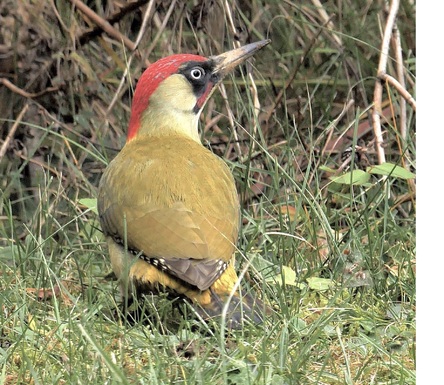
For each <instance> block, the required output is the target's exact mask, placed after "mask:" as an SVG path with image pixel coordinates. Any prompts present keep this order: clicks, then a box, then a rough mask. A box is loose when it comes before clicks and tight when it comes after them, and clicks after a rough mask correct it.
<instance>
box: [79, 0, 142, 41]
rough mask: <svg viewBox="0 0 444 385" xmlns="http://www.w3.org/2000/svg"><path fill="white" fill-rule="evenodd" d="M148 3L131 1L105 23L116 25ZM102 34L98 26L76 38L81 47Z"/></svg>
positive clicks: (139, 0)
mask: <svg viewBox="0 0 444 385" xmlns="http://www.w3.org/2000/svg"><path fill="white" fill-rule="evenodd" d="M148 1H149V0H137V1H133V2H130V3H128V4H125V6H123V7H122V8H121V9H120V10H119V11H118V12H115V13H113V14H112V15H111V16H110V17H108V18H107V19H106V21H107V22H108V23H109V24H110V25H112V24H114V23H118V22H119V21H120V20H121V19H122V18H123V17H124V16H125V15H126V14H127V13H130V12H131V11H134V10H135V9H137V8H139V7H140V6H142V5H144V4H146V3H148ZM102 32H103V29H102V28H101V27H100V26H96V27H94V28H92V29H89V30H87V31H85V32H83V33H82V34H81V35H79V36H78V39H79V43H80V44H81V45H83V44H86V43H87V42H88V41H90V40H91V39H93V38H94V37H96V36H98V35H100V34H101V33H102ZM136 45H137V44H136Z"/></svg>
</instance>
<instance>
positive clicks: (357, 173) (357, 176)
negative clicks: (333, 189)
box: [330, 170, 370, 185]
mask: <svg viewBox="0 0 444 385" xmlns="http://www.w3.org/2000/svg"><path fill="white" fill-rule="evenodd" d="M369 179H370V174H368V173H366V172H365V171H363V170H353V171H350V172H346V173H345V174H342V175H340V176H332V177H330V180H331V181H332V182H335V183H340V184H348V185H352V184H353V185H363V184H365V183H367V182H368V181H369Z"/></svg>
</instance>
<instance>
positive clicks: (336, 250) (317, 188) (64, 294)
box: [0, 0, 416, 385]
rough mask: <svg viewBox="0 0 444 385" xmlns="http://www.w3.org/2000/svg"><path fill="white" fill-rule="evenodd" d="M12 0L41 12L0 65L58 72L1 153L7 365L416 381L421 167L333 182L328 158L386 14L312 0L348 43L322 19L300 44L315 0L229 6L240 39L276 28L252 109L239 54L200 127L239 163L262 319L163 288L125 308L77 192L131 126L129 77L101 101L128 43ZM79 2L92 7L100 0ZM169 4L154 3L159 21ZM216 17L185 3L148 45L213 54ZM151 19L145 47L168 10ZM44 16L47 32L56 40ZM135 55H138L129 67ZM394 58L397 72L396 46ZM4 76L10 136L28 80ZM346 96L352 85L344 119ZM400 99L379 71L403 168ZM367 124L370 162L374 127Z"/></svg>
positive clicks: (92, 373) (349, 116) (20, 380)
mask: <svg viewBox="0 0 444 385" xmlns="http://www.w3.org/2000/svg"><path fill="white" fill-rule="evenodd" d="M6 3H8V2H6ZM6 3H5V6H6V5H8V4H9V5H8V6H9V11H8V12H9V13H10V14H12V15H14V16H15V17H16V19H17V20H28V19H27V18H31V20H32V22H33V28H34V29H35V31H36V33H35V35H34V34H31V33H30V30H29V29H26V28H25V27H23V25H25V24H24V23H23V24H20V25H21V27H20V28H22V29H19V30H20V31H21V33H20V35H19V36H16V37H14V38H13V40H12V41H11V46H12V47H13V48H14V50H15V51H14V55H15V56H14V58H15V59H14V60H15V61H16V63H18V64H20V65H16V66H15V67H14V68H13V69H11V72H10V74H9V75H8V78H9V80H11V81H13V82H14V83H15V84H16V85H17V86H18V87H21V88H22V89H25V90H26V91H27V92H38V91H40V90H41V89H42V88H45V87H49V86H50V85H56V86H59V90H58V91H57V92H51V93H49V94H45V95H44V96H41V97H36V98H34V101H35V103H38V104H35V105H33V106H31V107H30V111H29V113H28V114H26V115H25V116H24V118H23V121H22V122H21V124H20V126H19V128H18V129H17V131H16V133H15V135H14V137H13V139H12V141H11V143H10V146H8V151H7V153H6V155H5V156H4V157H3V158H2V159H0V173H1V175H2V177H1V178H0V196H1V199H0V384H8V385H9V384H45V385H46V384H85V383H88V384H115V383H124V384H125V383H128V384H215V385H216V384H217V385H219V384H221V385H228V384H291V385H293V384H354V385H359V384H363V385H367V384H381V385H382V384H391V385H392V384H400V385H401V384H405V385H407V384H408V385H411V384H412V385H413V384H414V383H415V381H416V353H415V352H416V342H415V336H416V270H415V267H416V260H415V258H416V238H415V231H416V228H415V221H416V206H415V200H416V197H415V188H414V184H413V183H412V179H404V178H403V177H402V176H401V177H399V176H389V177H387V178H384V177H383V176H382V175H380V174H372V175H370V176H369V179H368V182H367V183H365V184H362V185H349V184H338V183H333V182H332V181H331V179H330V178H329V177H330V176H331V171H330V170H338V168H339V167H340V165H341V164H342V160H341V158H340V155H341V151H343V150H344V148H345V147H347V146H350V145H352V144H353V143H358V144H360V145H361V144H362V143H361V141H359V142H358V139H357V138H356V136H355V137H354V138H348V139H346V141H345V143H344V145H343V146H342V147H341V148H338V150H337V151H334V152H329V151H326V150H325V148H324V147H325V146H326V144H327V143H328V139H329V135H330V133H332V134H333V136H334V137H335V138H336V137H339V135H341V134H343V133H344V132H345V131H346V130H347V129H348V128H355V129H357V127H358V124H360V123H365V121H366V116H365V113H366V112H367V110H368V109H369V107H370V105H371V103H372V98H373V90H374V85H375V82H376V78H375V76H376V68H377V64H378V60H379V55H380V51H379V49H380V48H379V47H380V45H381V32H380V30H381V28H382V26H383V25H384V22H382V21H381V20H383V15H384V13H383V12H382V10H381V9H380V8H379V6H378V4H376V3H377V2H373V3H372V4H371V5H368V2H364V1H362V2H361V1H345V2H338V4H342V8H338V5H337V4H335V3H333V2H326V3H325V2H324V7H325V9H326V12H327V14H328V15H329V16H331V15H336V16H335V17H334V18H333V23H334V28H333V30H334V31H336V32H338V35H337V36H340V38H341V39H342V44H343V46H342V47H341V49H339V47H338V46H337V44H336V43H334V40H333V39H332V37H333V33H332V31H329V30H328V29H325V28H324V29H322V32H321V34H320V35H319V36H318V37H317V39H316V40H315V41H314V44H313V45H312V48H311V49H309V50H308V47H309V45H310V42H311V40H312V39H313V37H314V36H316V34H317V33H318V32H319V31H320V29H321V25H322V24H323V22H322V21H321V20H320V19H319V15H318V12H317V11H316V9H315V8H314V6H313V5H312V3H308V2H304V3H303V4H302V5H301V4H300V3H297V2H280V1H272V2H267V4H266V5H262V3H261V2H259V1H252V2H251V5H252V9H246V8H236V9H233V12H238V20H243V23H244V27H245V28H246V29H248V31H249V32H250V35H251V40H252V41H255V40H259V39H262V38H265V37H267V36H269V37H270V38H271V39H272V44H271V45H270V46H269V47H267V48H266V49H264V51H261V53H260V54H259V55H257V57H256V58H255V60H254V67H253V69H252V74H253V78H254V80H255V83H256V86H257V89H258V99H259V101H260V104H261V113H260V115H259V119H258V121H257V122H256V124H254V123H252V122H254V107H253V94H252V92H251V89H250V87H248V85H250V80H249V79H248V77H246V76H245V73H244V72H237V73H236V75H235V76H232V77H230V78H228V79H227V80H226V81H225V83H224V84H225V88H226V90H227V97H228V101H227V102H225V101H224V100H223V99H222V97H221V95H220V93H219V92H216V93H215V95H214V96H213V99H212V100H211V101H210V102H209V103H208V105H207V106H206V108H205V110H204V112H203V114H202V119H201V128H202V139H203V142H204V144H205V145H206V146H208V147H210V148H211V149H212V150H213V151H214V152H215V153H216V154H217V155H220V156H222V157H224V159H226V160H227V163H228V164H229V166H230V167H231V169H232V171H233V174H234V176H235V179H236V182H237V186H238V191H239V195H240V198H241V204H242V229H241V233H240V236H239V243H238V252H237V255H236V258H237V264H238V267H239V269H240V270H241V269H242V268H244V267H246V266H248V264H250V265H249V266H248V269H247V274H246V275H245V277H244V280H243V282H242V285H243V286H244V287H246V288H248V290H252V291H254V292H256V293H257V295H259V296H260V297H261V298H262V299H263V300H264V301H265V302H266V303H268V304H269V305H270V307H271V308H272V313H271V314H270V315H269V316H268V318H267V320H266V321H265V323H264V324H263V325H249V324H246V325H245V327H244V328H243V329H242V330H240V331H234V332H231V333H227V331H226V330H225V329H224V327H223V326H222V325H217V324H213V325H209V327H207V326H206V325H203V324H202V323H200V321H199V320H196V319H194V318H193V317H191V316H184V315H183V314H181V312H179V311H178V309H177V307H176V306H175V305H176V304H175V303H171V301H169V300H168V299H166V298H163V297H162V296H161V297H160V298H151V297H149V298H146V299H145V301H143V303H142V306H144V308H145V311H144V312H142V313H141V314H140V317H139V318H138V319H137V320H136V321H134V320H131V319H128V320H126V319H125V317H123V316H122V314H121V308H120V294H119V288H118V286H117V283H116V282H115V281H113V279H112V278H110V277H109V276H108V274H109V273H110V272H111V266H110V263H109V260H108V255H107V249H106V245H105V243H104V239H103V236H102V233H101V231H100V226H99V223H98V220H97V215H96V213H95V212H94V211H92V210H89V209H88V208H87V207H85V206H84V205H82V204H81V203H80V202H81V199H84V198H95V196H96V191H97V186H98V181H99V178H100V175H101V173H102V172H103V169H104V167H105V166H106V164H107V163H108V161H109V160H110V159H112V158H113V157H114V155H115V154H116V153H117V151H118V149H119V148H121V146H122V145H123V143H124V138H125V132H126V126H127V122H128V118H129V105H130V96H131V85H130V82H129V80H127V81H126V83H125V84H126V85H125V87H124V89H123V91H122V93H121V97H120V98H118V99H117V101H116V103H115V104H114V107H113V109H112V111H111V112H109V113H108V112H107V108H108V106H109V105H110V103H111V101H112V99H113V96H114V95H115V93H116V90H117V87H118V84H119V81H120V79H121V77H122V74H123V71H124V68H123V67H122V64H123V65H124V64H125V62H126V61H127V58H128V55H129V54H128V52H126V50H125V49H124V48H123V47H122V45H121V44H120V42H116V41H114V40H112V39H110V38H108V37H105V38H95V39H93V40H92V41H90V42H88V43H87V44H84V45H83V46H79V45H74V44H73V42H72V39H71V35H70V29H69V28H72V29H73V30H74V29H75V28H80V29H81V30H82V31H83V30H86V29H87V28H88V25H87V24H86V22H85V20H84V19H83V18H82V16H81V13H79V11H77V10H74V11H73V10H72V9H71V8H70V6H68V4H69V3H68V2H66V1H61V0H60V1H55V5H56V7H57V9H58V12H59V17H60V20H61V21H62V22H63V25H64V26H66V27H67V29H64V28H63V27H62V26H61V24H60V23H59V22H57V20H58V19H57V17H56V16H55V14H54V9H53V8H52V7H51V6H50V5H49V4H46V3H42V4H43V5H41V7H40V8H38V9H36V8H35V7H37V3H38V2H24V4H25V5H24V6H23V7H22V8H20V9H18V8H17V5H16V4H15V2H11V3H8V4H6ZM191 3H192V2H187V7H186V10H189V7H191V5H192V4H191ZM45 4H46V5H45ZM88 4H89V5H90V6H91V7H92V8H94V9H95V10H96V11H97V12H98V13H99V14H100V15H102V17H107V16H108V13H107V12H111V11H110V10H103V9H97V8H95V7H96V6H98V3H96V2H91V3H88ZM184 4H185V3H184ZM2 6H3V5H2ZM2 6H0V8H1V7H2ZM414 8H415V7H414V6H413V5H410V3H409V2H402V4H401V7H400V10H399V13H398V19H399V23H398V27H399V29H400V35H401V42H402V47H403V54H404V68H405V76H406V79H407V86H406V87H407V89H408V91H409V92H410V93H411V94H413V95H414V93H415V92H414V88H415V82H416V79H415V48H416V47H415V45H414V42H415V39H414V35H415V24H414V20H415V17H414V15H415V9H414ZM0 11H1V9H0ZM182 11H183V12H182ZM0 14H2V15H3V14H5V13H4V12H3V13H2V12H0ZM165 15H166V10H163V9H161V8H159V9H158V17H159V18H160V22H162V21H163V20H164V18H165V17H166V16H165ZM142 17H143V14H141V13H140V12H132V13H131V14H129V15H127V16H126V17H125V18H124V19H123V20H122V21H121V22H120V23H119V30H120V31H121V33H122V34H123V35H125V36H128V37H129V38H130V39H131V40H133V41H135V39H136V35H137V33H138V28H139V27H140V20H141V18H142ZM218 22H219V24H220V25H219V27H221V28H224V29H225V34H226V36H227V42H225V43H224V42H223V39H222V37H221V36H220V35H219V34H217V33H216V32H214V34H213V35H212V36H213V38H214V41H215V42H213V41H212V40H211V39H208V35H206V34H204V33H202V32H201V31H196V30H195V29H194V30H193V29H192V28H191V27H190V25H189V24H188V22H187V17H186V12H185V9H182V6H181V5H179V6H177V9H175V10H174V11H173V13H172V14H171V16H170V17H169V20H168V23H167V24H166V28H165V30H164V31H163V33H162V34H161V38H160V39H159V40H158V42H157V44H156V45H155V48H154V50H153V52H152V53H151V55H149V57H148V58H149V59H150V60H155V59H156V58H159V57H162V56H165V55H167V54H169V53H171V52H178V51H181V52H196V47H197V46H198V44H200V46H201V47H202V49H203V53H205V54H210V53H218V52H219V51H218V50H217V48H216V47H217V45H216V43H218V44H220V45H221V46H222V47H224V48H223V49H228V48H230V47H231V42H232V41H233V37H232V34H231V29H230V28H229V26H228V24H227V21H226V20H224V19H223V18H220V20H219V19H218ZM5 25H7V24H5ZM149 25H150V27H149V28H148V29H147V31H146V34H145V35H144V38H143V39H142V41H141V47H140V52H141V53H142V55H143V54H144V49H147V47H149V46H150V45H151V44H152V39H153V38H154V37H155V36H156V34H157V31H158V29H159V25H160V24H159V23H157V24H156V23H155V22H153V23H152V24H149ZM17 28H18V27H17ZM23 28H24V29H23ZM4 31H5V30H4V29H3V30H0V33H4ZM48 31H50V32H51V31H52V32H54V33H56V35H57V42H58V44H57V45H54V44H53V41H52V40H51V33H49V32H48ZM33 33H34V32H33ZM268 34H269V35H268ZM5 36H6V37H8V36H9V35H5ZM5 36H3V37H5ZM242 36H243V35H242ZM20 39H21V40H20ZM27 39H28V40H27ZM31 39H34V40H31ZM32 42H34V43H36V42H37V43H38V44H34V45H33V44H31V43H32ZM20 44H24V45H25V46H26V47H28V52H24V51H23V50H21V47H22V45H20ZM42 47H43V48H45V49H46V50H45V49H43V48H42ZM303 54H305V56H306V57H305V60H304V63H303V65H299V64H298V63H299V61H300V59H301V55H303ZM391 54H392V51H391ZM35 63H44V64H45V65H42V66H36V64H35ZM297 66H299V67H298V68H299V69H298V71H297V74H296V78H295V79H294V81H293V82H291V84H290V86H289V87H288V88H286V89H285V92H284V95H283V98H282V101H281V102H280V103H278V104H277V105H275V101H276V98H277V95H278V93H279V91H281V90H282V89H283V87H285V85H286V84H287V81H288V79H289V78H290V76H291V74H292V71H293V70H294V69H295V68H296V67H297ZM143 67H144V64H143V61H142V60H141V59H139V58H134V59H133V62H132V68H131V75H132V80H133V81H135V79H137V77H138V75H139V74H140V73H141V70H142V69H143ZM388 73H390V74H392V75H393V76H395V75H396V72H395V69H394V64H393V61H392V60H390V61H389V67H388ZM36 79H37V80H38V81H36ZM0 93H1V96H2V98H1V99H0V100H1V101H0V111H1V112H2V115H1V116H2V119H1V120H0V133H1V138H2V139H5V137H6V135H7V132H9V129H10V128H11V127H12V125H13V124H14V123H15V122H16V121H17V116H18V114H19V112H20V111H21V109H22V108H23V106H24V103H25V102H26V100H25V99H24V98H23V97H22V96H20V95H18V94H17V93H15V92H12V91H10V90H9V89H7V88H6V87H3V88H0ZM351 98H353V99H354V104H353V105H352V106H351V107H350V108H349V109H348V110H347V111H346V112H345V114H343V116H342V117H340V118H339V119H338V117H339V116H340V114H341V112H342V110H343V109H344V106H345V105H346V103H347V102H349V101H350V99H351ZM400 100H401V97H400V95H398V93H397V92H395V91H394V90H393V89H391V88H390V89H389V91H388V89H385V90H384V101H385V102H386V104H385V105H386V106H389V107H390V109H391V110H392V111H394V113H395V118H394V119H389V120H387V121H384V122H383V129H384V131H385V134H384V135H385V136H384V141H385V148H384V150H385V152H386V157H387V161H388V162H390V163H393V164H397V165H399V166H402V167H404V168H406V169H409V170H410V171H413V172H414V171H415V159H416V151H415V129H416V126H415V111H414V110H413V109H412V108H411V107H410V106H408V107H407V137H406V138H405V140H404V139H401V137H400V135H399V124H400V122H399V116H398V112H399V104H400ZM5 101H7V103H6V102H5ZM270 109H271V110H270ZM268 111H270V114H268V115H267V112H268ZM229 112H231V113H232V116H234V117H235V118H234V121H230V120H229V119H228V116H229ZM267 116H268V118H267V119H266V117H267ZM215 118H217V119H215ZM360 139H362V141H363V144H364V145H365V146H366V147H368V152H367V156H368V158H369V162H370V164H376V163H377V161H376V157H375V152H374V150H373V148H372V146H371V141H372V139H373V134H372V132H371V130H370V131H369V132H368V133H367V134H365V135H364V136H362V138H360ZM2 143H3V141H2V140H0V145H1V144H2ZM352 167H354V168H357V167H358V164H355V162H354V161H353V162H352ZM184 310H185V313H187V314H188V315H189V313H190V312H189V310H188V309H187V308H185V309H184Z"/></svg>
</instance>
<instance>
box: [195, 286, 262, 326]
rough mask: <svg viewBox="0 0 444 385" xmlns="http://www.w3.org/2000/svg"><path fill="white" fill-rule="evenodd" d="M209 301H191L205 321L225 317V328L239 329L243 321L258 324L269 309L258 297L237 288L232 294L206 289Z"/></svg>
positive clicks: (219, 319) (218, 319)
mask: <svg viewBox="0 0 444 385" xmlns="http://www.w3.org/2000/svg"><path fill="white" fill-rule="evenodd" d="M208 290H209V293H210V301H209V303H206V304H205V305H201V304H199V303H196V302H193V303H192V306H193V308H194V310H195V311H196V313H197V314H198V315H199V316H200V317H201V318H203V319H204V320H205V321H208V320H212V319H214V320H217V321H221V320H223V319H225V324H226V327H227V329H231V330H232V329H234V330H236V329H241V328H242V326H243V324H244V322H250V323H254V324H260V323H262V322H264V319H265V314H266V313H268V311H269V309H268V308H267V307H266V305H264V303H263V302H262V301H261V300H259V299H258V298H256V297H254V296H253V295H251V294H250V293H245V292H242V291H241V290H238V291H237V292H236V293H235V294H234V295H232V296H230V294H229V293H228V294H226V293H224V294H220V293H217V292H216V291H215V290H214V289H213V288H210V289H208Z"/></svg>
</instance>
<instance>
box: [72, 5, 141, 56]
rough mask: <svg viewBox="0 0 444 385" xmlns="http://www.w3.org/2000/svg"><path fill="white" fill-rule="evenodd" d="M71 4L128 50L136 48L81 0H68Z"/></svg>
mask: <svg viewBox="0 0 444 385" xmlns="http://www.w3.org/2000/svg"><path fill="white" fill-rule="evenodd" d="M70 1H71V3H73V5H74V6H75V7H76V8H77V9H79V11H81V12H83V13H84V14H85V15H86V16H87V17H89V18H90V19H91V20H92V21H93V22H94V23H96V24H97V26H98V27H100V28H101V29H102V30H103V31H104V32H106V33H107V34H108V35H109V36H111V37H113V38H114V39H116V40H117V41H121V42H123V44H124V45H125V47H127V48H128V49H129V50H130V51H134V50H135V49H136V45H135V44H134V43H133V42H132V41H131V40H130V39H128V38H127V37H126V36H124V35H122V34H121V33H120V32H119V31H118V30H117V29H115V28H114V27H113V26H112V25H111V24H110V23H109V22H108V21H106V20H105V19H103V18H102V17H100V16H99V15H98V14H97V13H95V12H94V11H93V10H92V9H91V8H89V7H88V6H87V5H86V4H84V3H83V2H82V1H81V0H70Z"/></svg>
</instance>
